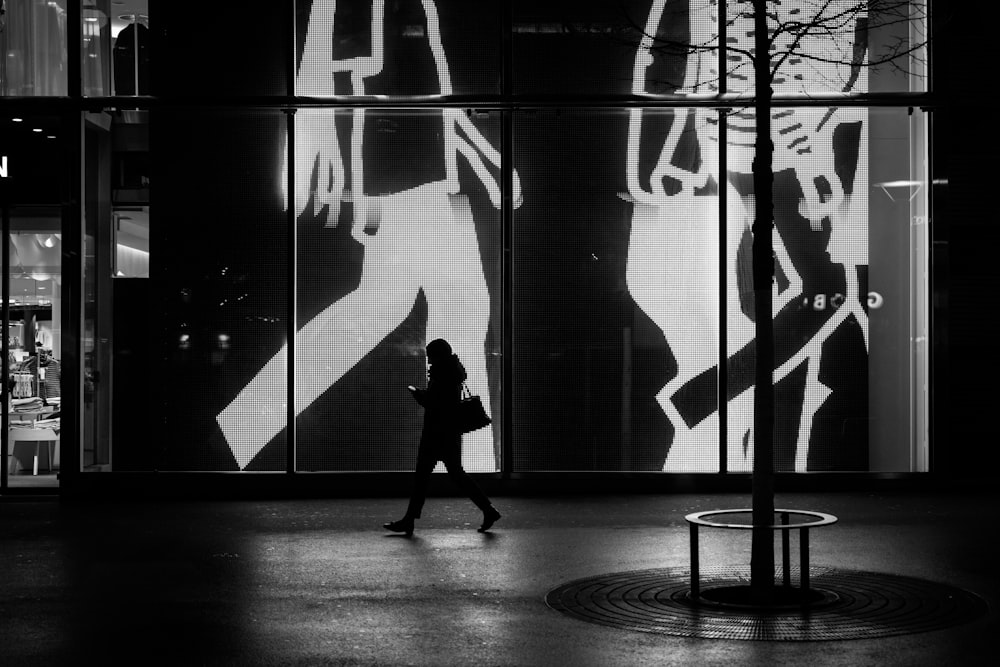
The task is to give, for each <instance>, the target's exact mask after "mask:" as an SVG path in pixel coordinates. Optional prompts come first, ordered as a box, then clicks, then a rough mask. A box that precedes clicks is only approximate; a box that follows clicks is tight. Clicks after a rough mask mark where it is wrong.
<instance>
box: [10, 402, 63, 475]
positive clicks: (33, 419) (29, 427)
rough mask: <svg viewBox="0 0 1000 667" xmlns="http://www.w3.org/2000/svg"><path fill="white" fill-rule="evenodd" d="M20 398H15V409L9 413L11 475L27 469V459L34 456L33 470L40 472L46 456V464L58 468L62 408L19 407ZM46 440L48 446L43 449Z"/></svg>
mask: <svg viewBox="0 0 1000 667" xmlns="http://www.w3.org/2000/svg"><path fill="white" fill-rule="evenodd" d="M17 406H18V399H14V409H12V410H11V411H10V412H9V413H8V417H9V424H10V427H9V429H8V436H9V437H8V443H9V444H8V448H9V449H8V452H7V453H8V456H9V464H8V468H7V472H8V474H15V473H17V472H18V471H19V470H20V469H22V468H23V469H27V468H28V465H27V458H28V456H30V457H31V471H32V474H33V475H37V474H38V469H39V466H40V465H41V462H42V457H43V455H44V456H45V466H44V467H46V468H47V469H48V470H50V471H51V470H54V469H55V468H57V467H58V465H59V417H58V416H57V415H58V412H59V408H58V407H56V406H51V405H42V406H40V407H38V408H37V409H27V410H24V409H20V410H19V409H17ZM42 443H45V445H46V446H45V448H44V449H43V448H42Z"/></svg>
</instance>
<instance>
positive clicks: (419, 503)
mask: <svg viewBox="0 0 1000 667" xmlns="http://www.w3.org/2000/svg"><path fill="white" fill-rule="evenodd" d="M425 449H426V448H425V447H421V448H420V452H419V453H418V454H417V467H416V468H415V469H414V471H413V491H412V492H411V493H410V504H409V506H408V507H407V508H406V518H408V519H419V518H420V512H421V510H423V508H424V501H425V500H426V499H427V484H428V483H429V482H430V480H431V473H432V472H433V471H434V464H436V463H437V461H436V460H435V459H434V457H432V456H429V455H427V454H425V453H424V450H425Z"/></svg>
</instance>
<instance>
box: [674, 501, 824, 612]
mask: <svg viewBox="0 0 1000 667" xmlns="http://www.w3.org/2000/svg"><path fill="white" fill-rule="evenodd" d="M752 513H753V509H752V508H740V509H730V510H710V511H707V512H693V513H691V514H688V515H686V516H685V517H684V520H685V521H687V522H688V524H689V526H690V529H691V532H690V535H691V544H690V547H691V597H692V598H693V599H697V598H698V597H700V595H701V584H700V575H699V565H698V526H705V527H706V528H724V529H732V530H748V529H753V528H758V527H760V526H754V525H753V524H752V523H719V522H717V521H712V520H711V519H709V518H707V517H716V516H725V515H728V514H752ZM774 513H775V514H777V515H779V516H780V517H781V522H780V523H776V524H771V525H767V526H763V528H766V529H768V530H778V531H781V562H782V575H783V583H784V585H785V586H786V587H790V586H791V563H790V561H791V558H790V556H789V532H790V531H791V530H793V529H795V530H798V531H799V560H800V565H799V578H800V581H799V587H800V589H801V590H802V592H803V594H804V593H806V592H807V591H808V590H809V529H810V528H819V527H821V526H829V525H832V524H834V523H836V522H837V517H835V516H834V515H832V514H826V513H824V512H814V511H812V510H794V509H775V510H774ZM793 515H794V516H805V517H810V518H811V519H812V520H807V521H801V522H798V523H790V522H789V517H790V516H793Z"/></svg>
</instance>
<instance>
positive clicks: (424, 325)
mask: <svg viewBox="0 0 1000 667" xmlns="http://www.w3.org/2000/svg"><path fill="white" fill-rule="evenodd" d="M6 4H7V7H8V12H7V14H6V26H5V32H4V33H0V34H3V35H6V37H4V39H7V40H11V39H12V37H11V36H10V35H11V33H10V28H11V26H13V25H14V21H15V20H17V21H22V22H23V21H26V20H28V19H26V18H24V17H26V16H29V15H30V16H34V14H31V13H30V12H28V11H27V10H26V9H25V7H34V3H32V2H29V1H28V0H22V2H16V1H14V2H8V3H6ZM132 4H135V5H136V6H135V7H132V6H129V7H125V8H122V9H116V7H117V4H116V3H112V5H110V6H109V5H108V4H107V3H106V2H105V3H102V2H87V1H84V2H82V3H81V5H80V7H79V8H76V10H75V11H73V12H69V13H68V14H67V13H66V7H65V6H64V5H65V3H47V4H46V7H50V8H53V9H55V8H61V10H62V12H63V13H62V14H61V15H65V16H75V17H76V20H78V21H79V22H80V31H79V35H80V38H79V39H80V44H79V46H80V60H81V67H80V69H79V70H74V71H79V75H80V78H81V81H80V93H79V94H80V96H88V97H102V98H107V100H106V101H107V107H106V109H105V110H104V111H103V112H102V113H101V114H94V113H91V114H89V115H88V116H87V117H86V120H87V121H88V122H89V124H88V125H87V127H88V128H89V129H88V130H87V134H86V136H87V139H88V142H87V144H86V145H87V146H88V147H89V146H94V147H100V146H104V148H94V150H93V151H91V150H90V148H88V149H87V156H88V157H87V159H88V160H96V161H97V162H95V163H94V169H90V168H89V167H88V168H87V173H88V174H90V176H89V178H91V180H92V181H93V180H94V177H93V174H95V173H100V174H104V177H103V178H105V179H106V183H105V182H104V181H101V180H100V179H98V180H97V181H96V182H97V183H98V184H97V185H95V186H94V187H97V188H98V189H100V188H102V187H103V188H105V189H107V190H110V194H108V195H107V196H103V199H102V195H101V194H100V193H97V192H93V193H92V192H91V190H89V189H88V190H87V197H85V199H86V200H87V201H90V202H92V205H90V206H89V207H85V208H86V211H85V213H86V216H85V217H86V234H85V241H86V243H87V244H88V245H87V247H88V248H90V250H88V251H87V253H86V254H87V257H88V262H87V263H86V264H85V266H84V268H83V274H84V277H85V281H86V282H85V286H86V287H85V289H86V291H87V298H88V299H89V301H87V304H89V305H88V309H89V310H87V311H86V314H85V320H86V321H87V322H88V323H89V326H91V327H92V330H91V333H90V335H84V336H83V339H84V340H83V348H84V352H83V354H84V355H85V360H84V361H85V363H84V365H83V368H84V374H83V377H84V383H85V388H84V389H85V391H84V397H85V398H86V399H87V402H86V405H85V406H84V412H85V414H88V415H89V418H88V419H89V421H86V422H85V423H84V424H83V426H82V430H83V434H82V436H81V440H82V442H83V443H84V444H82V447H83V450H82V451H84V452H86V451H87V447H88V446H89V447H90V451H91V452H92V454H91V455H89V456H88V455H86V454H84V455H83V456H81V460H80V462H81V468H82V469H84V470H91V469H94V470H96V469H101V470H111V471H153V470H168V471H229V472H286V471H300V472H366V471H406V470H411V469H412V468H413V465H414V462H415V458H416V450H417V443H418V441H419V438H420V430H421V421H422V410H421V408H420V407H419V406H418V405H417V404H416V403H415V402H414V401H413V400H412V398H411V397H410V395H409V393H408V392H407V391H406V387H407V385H416V386H422V385H423V383H424V382H425V372H426V367H425V358H424V346H425V345H426V343H427V342H428V341H430V340H432V339H434V338H444V339H446V340H448V341H449V342H450V343H451V345H452V347H453V349H454V350H455V352H456V353H457V354H458V355H459V357H460V359H461V360H462V362H463V364H464V366H465V368H466V370H467V372H468V380H467V385H468V387H469V389H470V391H471V392H472V393H474V394H476V395H478V396H480V397H482V398H483V402H484V404H485V405H486V408H487V411H488V412H489V413H490V414H491V416H492V417H493V424H492V425H491V427H490V428H486V429H482V430H479V431H475V432H473V433H471V434H467V435H466V436H464V439H463V445H464V448H463V464H464V465H465V468H466V469H467V470H469V471H472V472H480V473H497V472H502V473H521V472H531V471H570V470H572V471H617V472H667V473H671V472H677V473H682V472H700V473H703V472H708V473H712V472H748V471H750V470H751V467H752V452H753V441H754V433H753V401H754V382H755V348H756V328H755V321H756V318H757V314H756V313H755V310H754V294H753V284H752V258H751V248H752V244H753V241H754V238H753V233H752V229H751V228H752V224H753V221H754V215H755V209H756V198H755V195H754V190H753V161H754V157H755V150H754V139H755V132H756V122H755V113H754V108H753V102H754V94H755V91H754V87H753V72H752V63H751V61H750V58H751V57H752V54H753V38H754V34H753V24H752V21H751V16H750V11H751V3H749V2H742V1H731V2H720V1H718V0H628V1H626V2H623V3H579V2H563V1H560V0H549V1H547V2H535V1H532V2H529V1H527V0H524V1H521V0H518V1H517V2H514V3H512V4H510V5H509V6H507V5H505V3H502V2H481V3H475V6H473V5H472V4H470V3H468V2H464V1H463V0H420V1H416V0H414V1H412V2H385V1H384V0H364V1H361V0H339V1H335V0H311V1H310V0H296V1H295V2H294V3H292V2H289V3H276V4H271V5H268V6H267V9H266V10H263V11H261V12H249V11H247V12H244V11H241V10H239V9H238V8H236V5H234V6H233V11H232V12H230V14H232V17H233V18H232V22H231V23H229V22H227V24H226V25H227V29H226V30H224V31H221V30H220V29H219V27H218V25H216V24H214V23H212V22H210V21H192V20H190V14H189V11H188V10H187V9H183V8H182V7H181V6H179V5H178V6H174V5H176V3H156V4H154V6H153V11H150V10H149V9H148V8H147V7H146V4H145V3H132ZM236 4H241V3H236ZM868 4H869V5H870V7H869V8H868V9H867V10H864V8H862V11H856V7H857V6H858V3H854V2H846V0H845V1H843V2H833V3H830V2H823V3H814V2H808V1H806V0H803V1H801V2H792V3H788V2H786V3H782V4H781V5H780V7H778V9H777V13H776V14H775V15H774V16H772V17H771V23H770V29H771V30H772V35H773V36H774V49H773V51H772V56H771V57H772V59H773V62H774V64H775V67H776V69H775V73H774V78H773V86H772V87H773V90H774V102H773V105H772V107H771V109H770V113H771V129H772V140H773V143H774V147H775V152H774V159H773V173H774V188H773V195H774V229H775V233H774V253H775V260H776V261H775V266H776V272H775V280H774V289H773V298H774V307H773V313H772V314H771V316H772V317H773V322H774V332H775V334H774V335H775V368H774V374H773V378H774V383H775V415H776V434H775V465H776V469H777V470H779V471H782V472H786V471H787V472H812V471H880V472H883V471H884V472H909V471H922V470H927V469H928V467H929V463H928V461H929V459H928V409H927V406H928V401H929V397H928V387H927V382H926V377H927V368H928V350H927V337H928V327H929V319H928V314H927V313H928V309H929V297H928V279H927V256H928V254H927V253H928V244H929V237H928V234H927V223H928V220H929V204H928V198H927V197H928V190H927V188H925V187H922V186H921V184H926V182H927V178H928V176H927V173H928V172H927V152H928V145H929V128H928V127H927V122H926V116H925V114H924V113H922V112H920V113H912V112H911V107H913V106H914V105H915V102H914V100H917V101H919V96H920V95H922V94H924V93H925V92H926V91H927V90H928V89H929V83H928V80H927V71H926V67H925V63H924V58H923V53H924V49H923V48H922V47H921V45H922V43H923V41H924V39H925V37H924V36H923V35H924V34H925V25H924V23H923V16H922V11H923V7H922V5H921V4H920V3H910V4H908V5H904V7H905V15H901V14H899V13H898V12H899V11H900V10H899V9H898V3H893V6H892V9H891V11H890V9H888V8H887V7H888V6H887V5H882V4H880V3H874V2H873V3H868ZM126 10H128V11H126ZM119 11H120V13H121V15H120V16H119V15H118V13H119ZM150 14H152V16H150ZM806 17H808V19H809V20H813V21H815V20H819V21H821V22H823V23H824V25H825V27H826V28H827V29H825V30H811V31H806V32H805V33H804V34H803V33H802V32H799V33H796V32H794V31H789V26H794V25H797V23H796V22H800V21H804V20H806ZM828 19H829V20H828ZM31 20H32V21H35V23H37V21H38V20H37V19H31ZM251 24H252V25H251ZM32 25H35V24H32ZM62 29H63V30H64V31H65V30H67V28H66V26H65V25H63V28H62ZM244 29H245V30H244ZM128 31H131V32H128ZM782 31H784V32H782ZM240 34H253V35H254V42H253V45H252V48H250V47H246V48H243V47H237V44H238V43H240V42H239V40H238V39H237V36H238V35H240ZM796 37H798V39H797V38H796ZM61 43H62V44H63V45H64V46H63V51H65V49H66V48H67V47H66V45H67V44H68V45H69V47H70V48H73V47H75V45H76V41H75V40H69V41H67V40H63V42H61ZM206 45H212V48H211V49H207V50H206V48H205V46H206ZM28 48H29V47H28V46H25V47H23V48H22V49H21V50H22V51H23V50H24V49H28ZM31 48H34V51H32V53H34V56H33V59H26V58H25V57H21V56H18V58H16V59H14V60H12V58H13V56H10V53H12V52H13V50H11V48H10V47H8V50H7V51H6V52H7V54H8V56H7V59H6V61H5V63H6V64H5V70H4V76H3V89H2V90H3V93H2V94H3V95H4V96H8V97H13V96H21V97H24V96H41V95H66V94H67V85H68V84H67V79H66V71H68V70H67V67H65V66H63V68H62V69H61V70H59V69H58V68H55V69H53V68H52V67H50V66H49V65H45V66H44V67H43V66H42V65H39V64H38V63H40V62H43V61H44V62H45V63H51V62H52V61H51V54H50V53H47V52H46V53H45V54H43V53H40V52H38V49H37V48H35V47H31ZM92 56H93V57H92ZM61 57H62V58H63V60H64V61H65V58H66V56H65V53H63V56H61ZM29 60H31V62H32V63H35V64H33V65H31V67H33V68H34V69H31V71H30V72H29V69H30V68H28V66H27V65H26V64H25V63H27V62H28V61H29ZM18 68H20V69H18ZM39 68H41V69H39ZM57 70H58V71H59V72H62V74H61V75H59V76H62V79H61V81H62V83H61V84H58V81H57V83H52V82H51V81H52V80H53V77H54V78H55V79H58V76H57V75H56V74H55V72H56V71H57ZM31 82H34V83H31ZM43 82H44V86H43ZM58 85H62V88H58ZM45 86H48V87H47V88H46V87H45ZM43 88H44V89H45V90H51V91H54V92H44V91H43ZM883 93H891V94H893V95H900V97H899V101H898V102H893V101H892V99H891V98H890V97H875V96H874V95H875V94H883ZM129 100H130V101H129ZM4 122H7V119H4ZM102 128H103V129H102ZM102 132H103V133H105V134H106V136H104V135H103V134H101V133H102ZM102 137H103V138H102ZM289 139H291V141H290V140H289ZM102 142H103V143H102ZM91 154H92V155H91ZM102 160H104V162H101V161H102ZM88 164H89V163H88ZM85 180H86V179H85ZM102 183H103V185H101V184H102ZM87 187H88V188H89V187H90V185H88V186H87ZM5 196H6V197H7V199H8V201H7V202H5V206H13V205H15V204H17V203H18V202H16V201H15V200H14V198H13V197H12V196H11V195H10V194H7V195H5ZM102 201H103V202H104V203H100V204H98V203H93V202H102ZM104 227H106V228H107V229H106V230H104V231H102V230H103V229H104ZM105 254H107V255H108V256H107V257H104V255H105ZM112 255H113V257H112ZM102 257H103V259H102ZM110 276H116V277H117V279H115V280H107V278H110ZM130 278H141V280H127V279H130ZM137 303H141V304H142V305H141V307H137V306H134V304H137ZM99 331H103V332H104V333H103V334H101V333H97V332H99ZM102 345H103V346H104V347H103V348H102ZM102 350H103V352H102ZM102 355H103V356H102ZM103 357H107V358H108V359H109V360H114V363H110V362H108V363H105V362H102V361H100V359H101V358H103ZM123 359H125V360H127V363H124V362H123V361H122V360H123ZM102 364H103V365H102ZM88 374H89V375H88ZM87 377H89V378H90V380H87ZM96 377H101V378H102V379H101V381H100V383H99V384H96V385H93V384H92V385H90V386H89V389H88V388H87V385H86V382H88V381H91V382H92V381H93V379H94V378H96ZM88 392H89V393H88ZM102 392H103V393H102ZM102 396H104V397H105V398H103V399H102ZM87 397H89V398H87ZM109 397H114V400H111V399H110V398H109ZM102 400H103V401H104V402H103V403H102ZM112 404H113V405H114V406H115V407H114V408H113V409H112V408H111V407H110V406H111V405H112ZM101 406H103V407H101ZM87 410H90V412H87ZM104 413H110V414H104ZM102 420H103V421H104V422H106V423H107V426H106V427H101V426H100V425H99V423H101V422H102ZM139 434H141V437H138V436H139ZM95 440H97V441H102V442H104V443H105V444H103V445H97V444H95V443H94V441H95ZM88 443H89V444H88ZM102 452H104V453H103V454H102Z"/></svg>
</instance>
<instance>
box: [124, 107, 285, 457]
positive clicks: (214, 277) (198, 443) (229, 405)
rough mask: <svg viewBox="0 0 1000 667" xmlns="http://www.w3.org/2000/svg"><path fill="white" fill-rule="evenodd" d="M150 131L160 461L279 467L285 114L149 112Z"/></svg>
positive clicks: (282, 389)
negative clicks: (161, 419)
mask: <svg viewBox="0 0 1000 667" xmlns="http://www.w3.org/2000/svg"><path fill="white" fill-rule="evenodd" d="M151 133H152V134H151V139H150V140H151V144H152V145H153V146H155V147H156V148H157V150H156V159H155V162H154V165H153V167H154V171H153V183H152V185H151V192H152V193H153V197H154V199H155V201H156V206H155V207H153V208H152V209H151V211H152V214H153V216H154V219H153V220H152V221H151V225H150V232H151V234H152V237H151V239H150V245H151V247H153V248H155V249H156V254H157V257H158V258H159V259H158V261H157V262H156V263H154V264H153V265H152V266H151V280H150V282H151V283H152V287H151V289H152V290H153V292H154V294H155V295H156V303H158V304H160V306H159V307H160V308H161V309H162V313H156V314H155V315H154V317H153V320H154V321H155V322H157V326H158V327H159V328H158V330H157V331H155V332H154V333H153V335H154V336H155V337H156V339H157V340H158V341H159V343H160V346H161V348H160V349H161V350H162V358H163V359H164V361H165V364H164V365H163V366H162V368H160V371H159V375H158V376H157V378H156V383H155V385H154V386H153V387H151V389H152V390H153V391H154V392H156V394H158V395H159V396H161V397H162V407H161V408H158V410H162V413H161V414H163V416H164V422H163V425H162V427H161V428H162V439H161V440H160V443H161V451H160V453H159V454H158V456H157V457H156V463H157V469H161V470H285V468H286V464H285V461H286V453H287V450H286V447H285V436H284V426H285V424H286V423H287V421H286V412H287V408H286V405H287V399H286V387H287V373H286V371H285V361H284V356H283V352H282V349H283V345H284V343H285V341H286V340H287V326H288V323H287V317H288V305H287V279H288V276H287V275H286V266H287V251H286V248H287V223H286V216H285V214H284V212H283V211H282V199H281V191H280V188H279V184H280V181H279V173H280V167H281V151H282V142H283V141H284V137H285V116H284V115H283V114H282V113H280V112H278V111H268V112H264V111H259V112H250V111H242V112H206V111H198V112H197V113H192V112H190V111H178V112H173V111H166V110H157V111H155V112H153V115H152V119H151ZM206 146H211V147H212V150H205V147H206ZM255 381H256V382H255ZM254 382H255V383H254ZM136 440H137V441H138V443H140V444H139V445H134V446H148V445H147V444H145V443H144V440H145V438H136ZM118 444H122V445H125V443H116V446H117V445H118Z"/></svg>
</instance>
